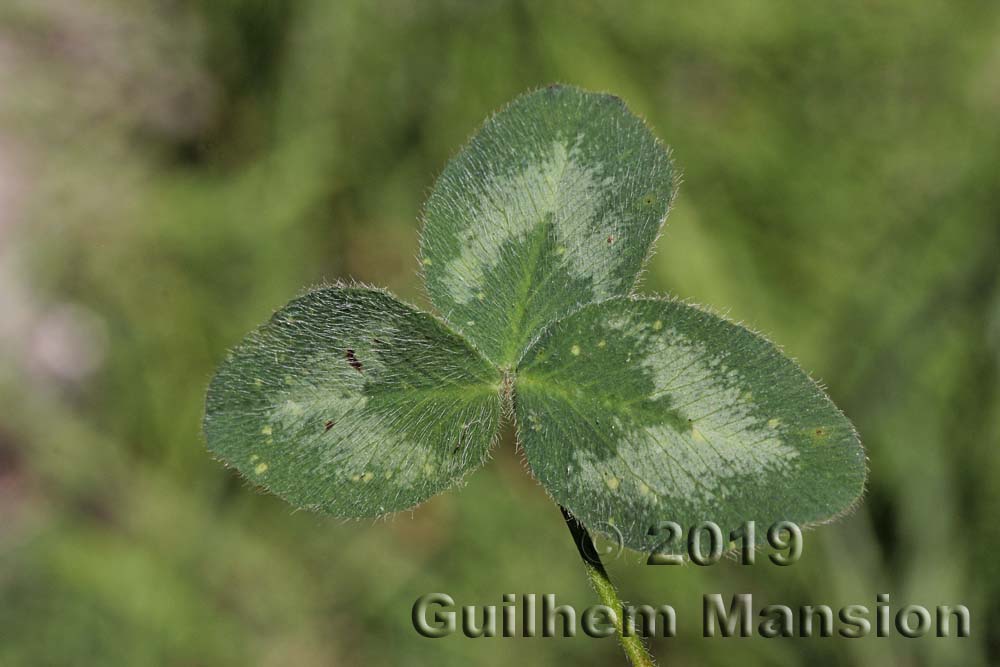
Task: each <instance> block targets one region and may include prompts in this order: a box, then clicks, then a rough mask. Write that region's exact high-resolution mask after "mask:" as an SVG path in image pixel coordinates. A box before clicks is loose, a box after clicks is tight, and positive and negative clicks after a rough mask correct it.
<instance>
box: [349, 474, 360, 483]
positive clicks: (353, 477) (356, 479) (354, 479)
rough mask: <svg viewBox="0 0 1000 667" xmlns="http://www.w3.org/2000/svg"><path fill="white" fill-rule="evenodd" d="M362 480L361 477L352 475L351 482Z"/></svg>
mask: <svg viewBox="0 0 1000 667" xmlns="http://www.w3.org/2000/svg"><path fill="white" fill-rule="evenodd" d="M360 479H361V475H351V481H352V482H357V481H359V480H360Z"/></svg>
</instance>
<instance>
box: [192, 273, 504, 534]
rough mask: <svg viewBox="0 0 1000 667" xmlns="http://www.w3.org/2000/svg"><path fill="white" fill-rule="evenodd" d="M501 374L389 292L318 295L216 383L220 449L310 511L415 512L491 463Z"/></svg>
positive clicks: (212, 393)
mask: <svg viewBox="0 0 1000 667" xmlns="http://www.w3.org/2000/svg"><path fill="white" fill-rule="evenodd" d="M500 387H501V375H500V373H499V372H498V371H496V370H495V369H494V368H493V367H492V366H491V365H490V364H489V363H487V362H486V361H485V360H483V359H482V358H481V357H480V355H479V354H478V353H476V352H475V351H474V350H472V348H470V347H469V345H468V344H467V343H466V342H464V341H463V340H462V339H461V338H459V337H458V336H456V335H455V334H454V333H452V332H451V331H449V330H448V329H447V328H445V326H444V325H442V324H441V323H440V322H439V321H438V320H436V319H435V318H434V317H432V316H430V315H427V314H425V313H421V312H418V311H416V310H414V309H413V308H411V307H410V306H407V305H405V304H403V303H400V302H399V301H397V300H396V299H395V298H393V297H392V296H391V295H389V294H386V293H384V292H380V291H376V290H371V289H364V288H356V287H347V288H341V287H333V288H326V289H320V290H316V291H313V292H309V293H308V294H306V295H305V296H302V297H301V298H298V299H296V300H294V301H292V302H291V303H289V304H288V305H287V306H285V308H283V309H282V310H280V311H278V312H277V313H276V314H275V315H274V316H273V317H272V318H271V320H270V321H269V322H267V323H266V324H264V325H262V326H261V327H260V328H258V329H257V330H256V331H254V332H253V333H251V334H250V335H248V336H247V337H246V338H245V339H244V340H243V342H242V343H240V345H239V346H238V347H236V349H235V350H233V351H232V352H231V353H230V355H229V357H228V358H227V359H226V361H225V362H224V363H223V364H222V365H221V367H220V368H219V370H218V372H217V374H216V375H215V378H214V379H213V380H212V384H211V386H210V387H209V390H208V398H207V405H206V415H205V424H204V427H205V434H206V437H207V439H208V445H209V448H210V449H211V450H212V451H213V452H215V453H216V454H217V455H218V456H219V457H220V458H222V459H223V460H224V461H225V462H226V463H228V464H230V465H232V466H234V467H236V468H237V469H238V470H239V471H240V472H241V473H243V474H244V475H245V476H247V477H248V478H249V479H251V480H253V481H254V482H255V483H258V484H260V485H261V486H264V487H265V488H267V489H269V490H270V491H273V492H274V493H276V494H278V495H279V496H281V497H282V498H284V499H285V500H287V501H289V502H291V503H292V504H294V505H296V506H299V507H306V508H309V509H314V510H319V511H323V512H327V513H330V514H334V515H336V516H340V517H362V516H377V515H381V514H385V513H387V512H392V511H396V510H401V509H406V508H409V507H412V506H414V505H416V504H417V503H419V502H421V501H423V500H425V499H427V498H429V497H430V496H432V495H434V494H436V493H438V492H440V491H442V490H444V489H446V488H448V487H450V486H453V485H455V484H456V483H458V481H459V479H460V478H461V477H462V475H464V474H465V473H467V472H468V471H470V470H472V469H474V468H476V467H477V466H479V465H480V464H481V463H482V462H483V461H484V460H485V458H486V456H487V453H488V450H489V446H490V444H491V442H492V440H493V438H494V437H495V435H496V433H497V431H498V426H499V416H500Z"/></svg>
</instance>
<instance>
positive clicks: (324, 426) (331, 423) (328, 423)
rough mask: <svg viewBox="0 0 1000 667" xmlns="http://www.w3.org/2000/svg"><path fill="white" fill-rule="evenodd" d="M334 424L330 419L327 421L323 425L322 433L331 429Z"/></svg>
mask: <svg viewBox="0 0 1000 667" xmlns="http://www.w3.org/2000/svg"><path fill="white" fill-rule="evenodd" d="M336 423H337V422H335V421H333V420H332V419H327V420H326V423H325V424H323V431H324V432H326V431H329V430H330V429H331V428H333V425H334V424H336Z"/></svg>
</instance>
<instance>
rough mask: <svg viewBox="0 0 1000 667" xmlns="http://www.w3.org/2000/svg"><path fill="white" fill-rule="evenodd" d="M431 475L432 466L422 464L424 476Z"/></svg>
mask: <svg viewBox="0 0 1000 667" xmlns="http://www.w3.org/2000/svg"><path fill="white" fill-rule="evenodd" d="M433 473H434V466H432V465H431V464H430V463H425V464H424V474H425V475H430V474H433Z"/></svg>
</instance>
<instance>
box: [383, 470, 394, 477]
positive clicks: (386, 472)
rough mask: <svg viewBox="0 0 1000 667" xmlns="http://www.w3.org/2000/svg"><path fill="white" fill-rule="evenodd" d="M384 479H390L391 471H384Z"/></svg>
mask: <svg viewBox="0 0 1000 667" xmlns="http://www.w3.org/2000/svg"><path fill="white" fill-rule="evenodd" d="M385 478H386V479H392V471H391V470H386V471H385Z"/></svg>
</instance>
